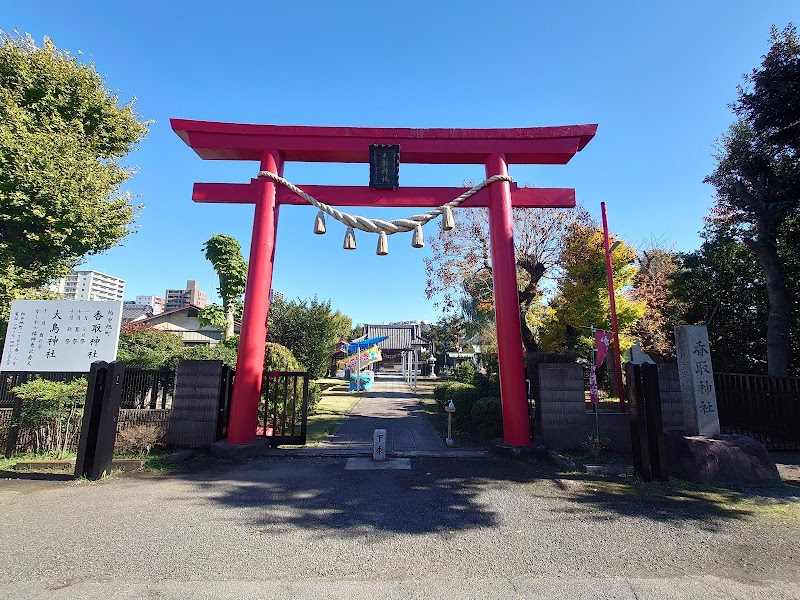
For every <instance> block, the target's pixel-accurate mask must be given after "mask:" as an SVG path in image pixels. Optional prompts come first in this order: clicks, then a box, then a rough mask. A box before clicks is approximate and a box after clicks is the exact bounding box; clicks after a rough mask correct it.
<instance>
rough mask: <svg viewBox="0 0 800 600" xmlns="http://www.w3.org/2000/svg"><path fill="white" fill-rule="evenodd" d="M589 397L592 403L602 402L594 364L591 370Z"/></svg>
mask: <svg viewBox="0 0 800 600" xmlns="http://www.w3.org/2000/svg"><path fill="white" fill-rule="evenodd" d="M589 398H591V400H592V404H597V403H598V402H600V392H598V391H597V374H596V373H595V371H594V365H592V368H591V369H590V370H589Z"/></svg>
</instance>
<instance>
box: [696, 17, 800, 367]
mask: <svg viewBox="0 0 800 600" xmlns="http://www.w3.org/2000/svg"><path fill="white" fill-rule="evenodd" d="M798 91H800V43H799V42H798V38H797V32H796V30H795V28H794V27H793V26H791V25H790V26H788V27H787V28H786V29H784V30H783V32H780V33H779V32H778V31H777V29H775V28H774V27H773V29H772V46H771V48H770V50H769V52H768V53H767V55H766V56H764V57H763V60H762V63H761V67H760V68H757V69H754V70H753V72H752V73H751V74H750V75H749V76H746V77H745V85H744V86H742V87H740V88H739V99H738V102H737V103H736V104H735V105H734V110H735V111H736V112H737V113H738V114H739V116H740V120H739V121H737V122H736V123H734V124H733V125H731V126H730V128H729V129H728V132H727V133H726V134H724V135H723V136H722V137H721V138H720V140H719V142H718V144H717V154H716V160H717V166H716V168H715V169H714V172H713V173H712V174H711V175H709V176H708V177H706V178H705V180H704V181H705V182H706V183H710V184H711V185H713V186H714V188H715V189H716V198H715V200H716V202H715V206H714V207H713V208H712V215H711V219H710V220H711V222H712V223H713V224H714V226H715V227H716V230H717V232H718V233H719V234H720V235H722V236H726V237H734V238H736V239H738V240H740V241H741V242H742V243H743V244H745V245H746V246H747V247H748V248H750V249H751V250H752V251H753V252H754V253H755V255H756V257H757V258H758V262H759V264H760V265H761V268H762V270H763V271H764V280H765V284H766V290H767V298H768V300H769V315H768V318H767V370H768V372H769V374H770V375H776V376H785V375H786V374H787V373H788V370H789V350H790V337H789V332H790V326H791V297H790V287H791V285H790V282H789V281H788V280H787V270H786V264H785V263H784V262H783V261H782V260H781V258H782V257H781V250H780V248H779V244H780V235H781V231H782V230H783V228H784V224H785V223H786V222H787V221H788V220H790V219H792V218H794V217H796V215H797V214H798V211H800V154H799V153H798V146H799V145H800V124H798V123H800V121H798V119H797V111H798V109H797V106H796V105H797V94H798Z"/></svg>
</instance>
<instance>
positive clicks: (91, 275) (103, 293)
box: [55, 271, 125, 300]
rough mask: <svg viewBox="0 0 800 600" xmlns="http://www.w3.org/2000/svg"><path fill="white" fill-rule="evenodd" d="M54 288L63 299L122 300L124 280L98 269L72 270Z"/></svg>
mask: <svg viewBox="0 0 800 600" xmlns="http://www.w3.org/2000/svg"><path fill="white" fill-rule="evenodd" d="M55 288H56V291H57V292H58V293H59V294H61V295H62V296H63V297H64V300H122V297H123V294H124V292H125V280H124V279H120V278H119V277H114V276H113V275H108V274H106V273H101V272H100V271H73V272H72V273H71V274H69V275H67V276H66V277H62V278H61V279H59V280H58V281H57V282H56V284H55Z"/></svg>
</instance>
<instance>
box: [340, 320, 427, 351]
mask: <svg viewBox="0 0 800 600" xmlns="http://www.w3.org/2000/svg"><path fill="white" fill-rule="evenodd" d="M383 336H386V339H385V340H383V341H382V342H378V348H380V349H381V350H407V349H410V348H412V347H413V346H419V345H420V344H421V345H424V346H429V345H430V341H429V340H426V339H425V338H423V337H422V336H421V335H419V327H418V326H417V327H415V326H412V325H409V326H407V327H406V326H396V325H364V335H363V336H362V337H361V338H359V340H362V339H364V340H367V339H370V338H376V337H383ZM353 341H358V340H353ZM412 344H413V346H412Z"/></svg>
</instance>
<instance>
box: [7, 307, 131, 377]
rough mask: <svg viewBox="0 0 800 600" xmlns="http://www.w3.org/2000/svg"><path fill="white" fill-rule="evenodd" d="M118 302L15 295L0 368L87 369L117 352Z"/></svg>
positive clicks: (119, 317)
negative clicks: (28, 297)
mask: <svg viewBox="0 0 800 600" xmlns="http://www.w3.org/2000/svg"><path fill="white" fill-rule="evenodd" d="M121 322H122V302H120V301H114V300H111V301H106V300H94V301H84V300H14V301H13V302H12V303H11V315H10V316H9V319H8V330H7V332H6V342H5V347H4V349H3V359H2V361H1V362H0V371H34V372H39V371H66V372H70V371H72V372H87V373H88V372H89V368H90V367H91V364H92V363H93V362H94V361H96V360H105V361H108V362H111V361H112V360H114V359H116V357H117V343H118V342H119V329H120V323H121Z"/></svg>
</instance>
